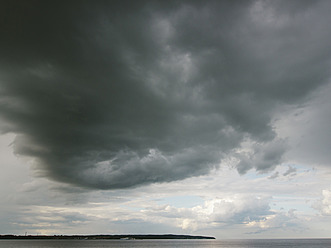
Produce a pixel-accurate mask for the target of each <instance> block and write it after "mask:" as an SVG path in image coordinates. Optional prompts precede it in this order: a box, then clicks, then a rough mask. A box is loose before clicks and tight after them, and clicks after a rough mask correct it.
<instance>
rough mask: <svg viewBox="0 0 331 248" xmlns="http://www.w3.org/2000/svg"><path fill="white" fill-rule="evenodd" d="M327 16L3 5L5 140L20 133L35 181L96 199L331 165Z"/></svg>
mask: <svg viewBox="0 0 331 248" xmlns="http://www.w3.org/2000/svg"><path fill="white" fill-rule="evenodd" d="M330 10H331V4H330V2H329V1H245V2H240V3H239V2H237V1H235V2H232V1H203V2H198V1H169V2H168V1H167V3H165V2H163V1H136V2H133V1H130V2H129V1H109V2H108V1H98V2H92V1H69V2H68V3H64V2H50V1H20V2H11V1H4V2H2V3H1V8H0V14H1V16H2V19H3V21H2V22H1V23H0V30H1V33H2V35H1V38H0V53H1V56H0V96H1V100H0V118H1V119H0V131H1V132H2V133H13V134H15V135H16V138H15V140H14V142H13V144H12V147H13V150H14V153H15V154H16V155H18V156H22V157H28V158H31V160H32V161H33V162H32V164H33V169H34V172H35V175H36V176H42V177H47V178H49V179H52V180H55V181H58V182H64V183H68V184H71V185H75V186H78V187H84V188H91V189H124V188H130V187H137V186H141V185H146V184H151V183H161V182H171V181H176V180H182V179H186V178H190V177H195V176H201V175H207V174H208V173H210V172H211V171H213V170H214V169H217V168H219V166H220V164H221V163H222V164H226V163H227V161H230V162H229V163H230V164H232V165H233V166H234V167H235V168H236V169H237V170H238V172H239V173H240V174H245V173H247V172H248V171H249V170H250V169H255V170H256V171H257V172H261V173H263V172H270V171H272V170H273V169H275V168H276V167H277V166H278V165H280V164H282V163H283V162H289V161H302V158H306V157H305V156H308V154H309V158H307V159H308V160H309V163H311V164H314V165H324V166H330V164H327V161H329V158H330V153H329V151H328V149H326V148H327V147H330V145H331V144H330V140H331V139H329V138H330V137H331V134H330V131H329V130H328V129H329V128H328V127H329V125H328V124H329V123H330V122H331V119H330V116H331V115H330V108H329V106H330V103H329V101H328V99H329V96H330V94H331V93H330V92H331V91H330V85H329V83H330V65H331V64H330V63H331V56H330V55H331V50H330V44H331V32H330V31H329V29H330V28H329V24H330V23H331V16H330V14H329V13H330ZM323 99H324V100H323ZM312 118H313V121H311V122H309V121H308V120H311V119H312ZM307 141H309V142H307ZM317 148H318V149H317ZM308 160H306V161H308ZM291 168H292V167H289V170H288V172H285V174H286V173H287V174H290V173H295V169H294V168H292V169H291ZM285 174H284V175H285ZM277 176H278V175H277ZM274 177H276V174H274ZM219 204H220V203H219ZM222 204H223V203H222ZM265 205H266V204H264V205H263V207H264V206H265ZM263 210H265V209H264V208H263ZM238 211H239V210H238ZM265 211H267V209H266V210H265Z"/></svg>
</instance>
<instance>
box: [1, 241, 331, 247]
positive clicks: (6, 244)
mask: <svg viewBox="0 0 331 248" xmlns="http://www.w3.org/2000/svg"><path fill="white" fill-rule="evenodd" d="M22 247H25V248H69V247H76V248H78V247H79V248H106V247H111V248H120V247H121V248H127V247H128V248H133V247H140V248H143V247H146V248H151V247H154V248H159V247H160V248H170V247H171V248H214V247H215V248H216V247H219V248H255V247H266V248H276V247H277V248H279V247H283V248H285V247H288V248H298V247H300V248H308V247H309V248H328V247H330V248H331V239H250V240H0V248H22Z"/></svg>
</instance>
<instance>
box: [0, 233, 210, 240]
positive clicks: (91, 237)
mask: <svg viewBox="0 0 331 248" xmlns="http://www.w3.org/2000/svg"><path fill="white" fill-rule="evenodd" d="M0 239H74V240H95V239H115V240H135V239H138V240H139V239H215V237H209V236H194V235H176V234H161V235H158V234H120V235H11V234H9V235H0Z"/></svg>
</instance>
